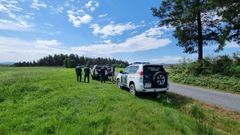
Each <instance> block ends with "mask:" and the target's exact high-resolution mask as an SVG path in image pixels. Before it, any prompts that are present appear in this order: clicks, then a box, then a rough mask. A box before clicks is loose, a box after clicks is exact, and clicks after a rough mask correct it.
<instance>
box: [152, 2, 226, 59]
mask: <svg viewBox="0 0 240 135" xmlns="http://www.w3.org/2000/svg"><path fill="white" fill-rule="evenodd" d="M215 8H216V7H214V6H213V4H212V3H211V2H210V1H209V0H194V1H181V0H163V1H162V2H161V5H160V7H159V8H152V13H153V16H156V17H158V18H159V20H160V23H159V24H160V26H167V27H169V26H170V27H174V28H175V29H174V34H173V35H174V37H176V38H177V39H178V44H177V46H179V47H182V48H184V52H186V53H198V59H199V60H202V55H203V52H202V51H203V46H204V45H209V43H218V42H219V40H220V36H221V31H222V24H221V21H220V20H219V19H218V18H213V17H212V16H216V15H217V13H216V12H213V11H214V10H215Z"/></svg>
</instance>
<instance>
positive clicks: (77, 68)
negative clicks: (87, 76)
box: [75, 64, 82, 82]
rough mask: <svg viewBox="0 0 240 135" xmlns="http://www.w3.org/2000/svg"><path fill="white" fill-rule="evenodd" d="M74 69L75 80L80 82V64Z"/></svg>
mask: <svg viewBox="0 0 240 135" xmlns="http://www.w3.org/2000/svg"><path fill="white" fill-rule="evenodd" d="M75 71H76V75H77V81H78V82H81V81H82V67H81V66H80V64H77V66H76V68H75Z"/></svg>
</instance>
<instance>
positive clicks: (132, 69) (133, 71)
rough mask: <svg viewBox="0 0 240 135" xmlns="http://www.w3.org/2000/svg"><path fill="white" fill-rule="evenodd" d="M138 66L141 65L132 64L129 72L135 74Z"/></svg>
mask: <svg viewBox="0 0 240 135" xmlns="http://www.w3.org/2000/svg"><path fill="white" fill-rule="evenodd" d="M138 68H139V66H130V67H129V72H128V73H129V74H134V73H136V72H137V70H138Z"/></svg>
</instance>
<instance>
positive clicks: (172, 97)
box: [139, 92, 192, 109]
mask: <svg viewBox="0 0 240 135" xmlns="http://www.w3.org/2000/svg"><path fill="white" fill-rule="evenodd" d="M139 98H141V99H144V100H151V101H154V102H158V103H161V104H163V105H164V106H168V107H171V108H176V109H179V108H181V107H182V106H184V105H186V104H188V103H190V102H192V99H190V98H187V97H184V96H181V95H178V94H175V93H171V92H167V93H161V94H160V95H158V96H156V94H151V93H143V94H141V95H140V96H139Z"/></svg>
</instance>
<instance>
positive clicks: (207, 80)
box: [168, 69, 240, 94]
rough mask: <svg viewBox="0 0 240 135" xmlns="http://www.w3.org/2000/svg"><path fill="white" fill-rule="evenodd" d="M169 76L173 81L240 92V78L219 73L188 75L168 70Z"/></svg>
mask: <svg viewBox="0 0 240 135" xmlns="http://www.w3.org/2000/svg"><path fill="white" fill-rule="evenodd" d="M168 72H169V73H170V74H169V78H170V80H171V81H173V82H177V83H183V84H190V85H195V86H203V87H206V88H210V89H216V90H221V91H225V92H230V93H235V94H240V78H238V77H230V76H224V75H220V74H210V75H198V76H194V75H189V74H186V73H176V72H172V70H171V69H170V70H168Z"/></svg>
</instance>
